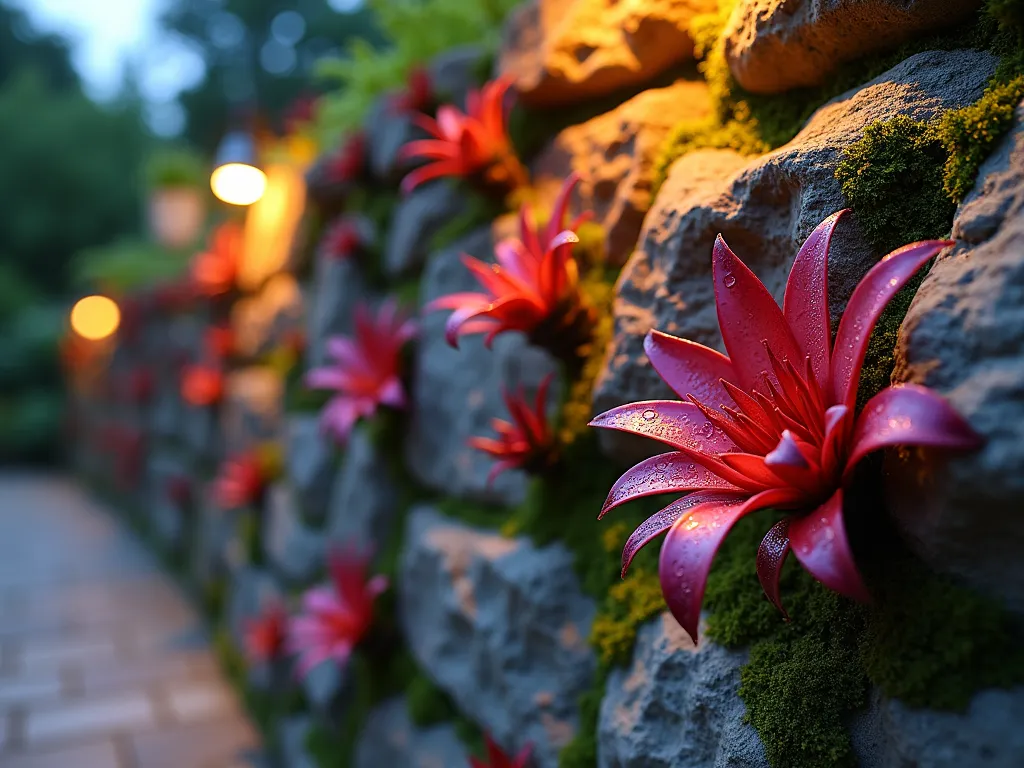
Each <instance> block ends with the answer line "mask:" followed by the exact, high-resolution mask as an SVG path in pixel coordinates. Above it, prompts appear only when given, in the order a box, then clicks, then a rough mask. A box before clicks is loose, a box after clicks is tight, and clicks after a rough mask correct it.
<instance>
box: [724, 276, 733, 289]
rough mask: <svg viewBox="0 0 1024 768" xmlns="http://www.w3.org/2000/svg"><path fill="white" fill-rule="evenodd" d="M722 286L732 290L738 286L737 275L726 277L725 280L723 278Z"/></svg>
mask: <svg viewBox="0 0 1024 768" xmlns="http://www.w3.org/2000/svg"><path fill="white" fill-rule="evenodd" d="M722 284H723V285H724V286H725V287H726V288H732V287H733V286H734V285H736V275H726V276H725V277H724V278H722Z"/></svg>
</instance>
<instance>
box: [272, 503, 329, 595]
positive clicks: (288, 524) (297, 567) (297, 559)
mask: <svg viewBox="0 0 1024 768" xmlns="http://www.w3.org/2000/svg"><path fill="white" fill-rule="evenodd" d="M263 549H264V551H265V552H266V555H267V559H268V560H269V561H270V564H271V565H272V566H273V567H274V569H275V570H276V571H277V572H278V573H279V574H281V576H282V577H283V578H284V579H285V580H286V581H288V582H290V583H292V584H308V583H309V582H310V581H311V580H312V579H314V578H315V577H316V576H317V574H318V573H319V572H320V571H321V570H322V569H323V567H324V553H325V549H326V542H325V541H324V537H323V536H322V535H321V533H320V532H319V531H315V530H313V529H311V528H309V527H307V526H306V525H305V524H304V523H303V522H302V517H301V515H300V514H299V508H298V503H297V501H296V498H295V492H294V491H293V490H292V488H291V487H290V486H289V485H288V484H287V483H275V484H274V485H272V486H271V487H270V489H269V490H268V491H267V503H266V523H265V527H264V530H263Z"/></svg>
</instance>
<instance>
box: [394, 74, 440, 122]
mask: <svg viewBox="0 0 1024 768" xmlns="http://www.w3.org/2000/svg"><path fill="white" fill-rule="evenodd" d="M433 101H434V87H433V85H432V84H431V82H430V73H429V72H427V70H426V69H424V68H423V67H413V68H412V70H410V72H409V74H408V76H407V77H406V80H405V89H404V90H402V91H401V92H399V93H396V94H395V95H394V96H392V97H391V104H390V106H391V113H392V114H403V113H406V112H425V111H426V110H427V108H428V107H429V106H430V105H431V104H432V103H433Z"/></svg>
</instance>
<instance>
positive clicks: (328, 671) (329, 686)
mask: <svg viewBox="0 0 1024 768" xmlns="http://www.w3.org/2000/svg"><path fill="white" fill-rule="evenodd" d="M348 670H349V668H348V667H347V666H346V667H339V666H338V665H337V663H335V662H334V661H331V660H328V661H325V662H323V663H322V664H317V665H316V666H315V667H313V668H312V669H311V670H309V672H308V673H307V674H306V676H305V677H303V678H302V692H303V693H304V694H305V695H306V701H308V702H309V704H310V707H312V709H313V711H314V712H315V713H317V714H318V715H320V716H321V717H324V718H327V719H328V720H329V721H332V722H337V718H338V717H339V715H340V714H341V713H342V712H344V711H345V705H346V703H348V702H349V701H351V696H350V695H346V694H351V692H352V691H351V683H350V679H349V672H348Z"/></svg>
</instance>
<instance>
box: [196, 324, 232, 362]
mask: <svg viewBox="0 0 1024 768" xmlns="http://www.w3.org/2000/svg"><path fill="white" fill-rule="evenodd" d="M203 348H204V349H205V350H206V352H207V354H209V355H210V357H212V358H214V359H215V360H223V359H225V358H227V357H231V354H232V353H233V352H234V350H235V332H234V330H232V329H231V327H230V326H226V325H211V326H209V327H208V328H207V329H206V331H204V332H203Z"/></svg>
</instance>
